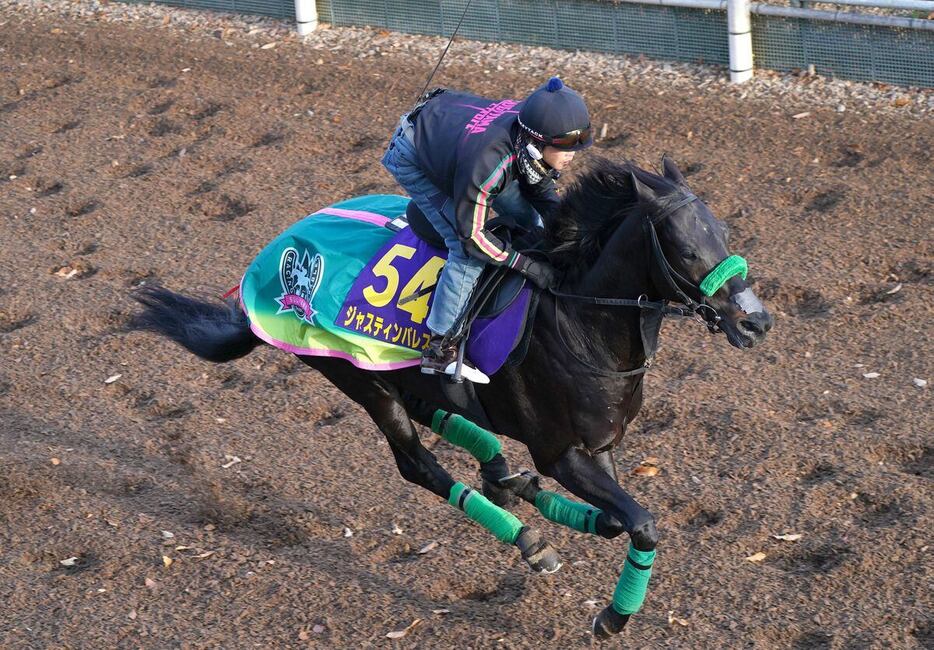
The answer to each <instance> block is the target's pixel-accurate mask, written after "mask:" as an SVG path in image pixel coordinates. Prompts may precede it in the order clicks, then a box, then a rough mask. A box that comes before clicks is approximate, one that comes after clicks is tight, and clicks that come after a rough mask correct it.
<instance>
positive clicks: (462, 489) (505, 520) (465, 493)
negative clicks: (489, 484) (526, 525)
mask: <svg viewBox="0 0 934 650" xmlns="http://www.w3.org/2000/svg"><path fill="white" fill-rule="evenodd" d="M448 503H450V504H451V505H452V506H454V507H455V508H459V509H461V510H463V511H464V513H466V515H467V516H468V517H470V518H471V519H473V520H474V521H475V522H477V523H478V524H480V525H481V526H483V527H484V528H486V529H487V530H488V531H490V532H491V533H493V535H495V536H496V539H498V540H499V541H501V542H506V543H507V544H515V543H516V538H517V537H519V533H520V532H521V531H522V522H521V521H519V520H518V519H517V518H516V516H515V515H513V514H512V513H511V512H507V511H505V510H503V509H502V508H500V507H499V506H497V505H494V504H493V503H492V502H491V501H490V500H489V499H487V498H486V497H485V496H483V495H482V494H480V493H479V492H477V491H476V490H471V489H470V488H469V487H467V486H466V485H464V484H463V483H455V484H454V485H452V486H451V494H450V496H449V497H448Z"/></svg>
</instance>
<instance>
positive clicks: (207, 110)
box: [191, 102, 225, 122]
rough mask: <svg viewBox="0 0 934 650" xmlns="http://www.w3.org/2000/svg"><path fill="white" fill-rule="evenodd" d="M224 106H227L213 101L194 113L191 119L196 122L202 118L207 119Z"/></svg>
mask: <svg viewBox="0 0 934 650" xmlns="http://www.w3.org/2000/svg"><path fill="white" fill-rule="evenodd" d="M224 108H225V106H224V105H223V104H215V103H214V102H211V103H210V104H208V105H207V106H205V107H204V108H202V109H201V110H200V111H198V112H197V113H195V114H194V115H192V116H191V119H193V120H194V121H195V122H200V121H202V120H206V119H207V118H209V117H214V116H215V115H217V114H218V113H220V112H221V111H222V110H224Z"/></svg>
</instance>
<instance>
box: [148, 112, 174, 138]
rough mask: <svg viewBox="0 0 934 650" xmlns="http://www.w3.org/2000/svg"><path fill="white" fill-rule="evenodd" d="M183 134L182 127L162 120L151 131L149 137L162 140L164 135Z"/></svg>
mask: <svg viewBox="0 0 934 650" xmlns="http://www.w3.org/2000/svg"><path fill="white" fill-rule="evenodd" d="M181 132H182V127H181V126H179V125H178V124H176V123H175V122H173V121H172V120H170V119H167V118H164V117H163V118H160V119H159V121H158V122H156V125H155V126H154V127H152V128H151V129H149V135H151V136H153V137H156V138H161V137H162V136H164V135H178V134H179V133H181Z"/></svg>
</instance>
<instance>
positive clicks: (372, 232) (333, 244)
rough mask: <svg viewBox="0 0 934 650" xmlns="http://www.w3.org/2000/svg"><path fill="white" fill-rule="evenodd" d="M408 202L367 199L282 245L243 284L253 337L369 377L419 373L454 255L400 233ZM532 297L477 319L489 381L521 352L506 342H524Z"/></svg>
mask: <svg viewBox="0 0 934 650" xmlns="http://www.w3.org/2000/svg"><path fill="white" fill-rule="evenodd" d="M408 202H409V199H408V198H407V197H404V196H396V195H386V194H379V195H370V196H362V197H357V198H354V199H350V200H347V201H342V202H341V203H337V204H335V205H333V206H330V207H327V208H324V209H322V210H319V211H318V212H316V213H314V214H312V215H310V216H308V217H305V218H304V219H302V220H301V221H299V222H297V223H296V224H294V225H293V226H291V227H290V228H289V229H288V230H286V231H285V232H283V233H282V234H280V235H279V236H278V237H276V238H275V239H274V240H273V241H272V242H271V243H270V244H269V245H268V246H266V248H264V249H263V250H262V252H260V254H259V255H258V256H257V257H256V259H254V260H253V262H252V263H251V264H250V266H249V267H248V268H247V270H246V272H245V273H244V275H243V279H242V280H241V282H240V304H241V306H242V308H243V310H244V312H245V313H246V315H247V318H248V320H249V322H250V327H251V329H252V330H253V332H254V333H255V334H256V335H257V336H258V337H259V338H261V339H262V340H264V341H266V342H267V343H269V344H271V345H273V346H275V347H277V348H280V349H283V350H286V351H288V352H293V353H295V354H301V355H310V356H326V357H339V358H342V359H346V360H347V361H350V362H351V363H353V364H354V365H355V366H357V367H359V368H364V369H366V370H395V369H398V368H405V367H408V366H416V365H418V364H419V359H420V358H421V353H422V350H423V349H424V348H425V346H427V344H428V340H429V338H430V336H431V332H430V331H429V329H428V326H427V324H426V321H427V316H428V312H429V309H430V308H431V301H432V299H433V297H434V292H433V291H432V289H433V287H434V286H435V284H436V283H437V279H438V273H439V272H440V270H441V268H442V267H443V266H444V263H445V260H446V258H447V250H441V249H438V248H434V247H432V246H430V245H428V244H427V243H425V242H423V241H421V240H420V239H418V238H417V237H416V235H415V233H413V232H412V230H411V229H410V228H408V227H404V228H402V229H401V230H400V229H399V228H398V227H391V223H390V222H391V221H392V220H393V219H395V218H396V217H398V216H400V215H404V214H405V208H406V206H407V205H408ZM403 225H404V223H403ZM426 289H427V291H425V290H426ZM423 291H424V294H422V292H423ZM523 292H524V295H522V296H520V298H519V299H517V300H516V301H515V302H514V303H513V305H512V306H510V307H509V308H508V309H506V310H505V311H503V312H502V313H501V314H499V315H498V316H496V317H495V318H493V319H486V320H484V321H480V320H478V321H477V326H476V327H475V328H474V330H475V331H476V332H477V336H478V337H481V336H482V337H484V339H485V340H484V341H478V340H474V337H473V336H472V337H471V341H469V342H468V346H469V347H468V349H469V350H470V356H471V360H472V361H473V362H474V363H475V364H476V365H477V366H478V367H479V368H480V369H481V370H482V371H483V372H486V373H487V374H492V373H493V372H495V371H496V370H498V369H499V368H500V367H501V366H502V365H503V363H504V362H505V360H506V358H507V357H508V355H509V352H510V351H511V348H509V349H505V348H504V346H502V345H497V341H500V342H501V341H503V340H506V341H515V340H518V336H517V333H518V331H519V328H520V327H521V326H522V325H523V322H524V308H525V306H527V305H528V302H529V290H528V289H524V290H523ZM420 294H421V295H420ZM412 296H415V297H414V298H413V297H412ZM406 298H410V299H409V300H406Z"/></svg>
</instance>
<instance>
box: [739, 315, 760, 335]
mask: <svg viewBox="0 0 934 650" xmlns="http://www.w3.org/2000/svg"><path fill="white" fill-rule="evenodd" d="M739 326H740V327H742V328H743V329H744V330H746V331H747V332H750V333H752V334H762V328H761V327H759V324H758V323H754V322H753V321H751V320H749V319H748V318H746V319H743V320H741V321H740V322H739Z"/></svg>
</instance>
